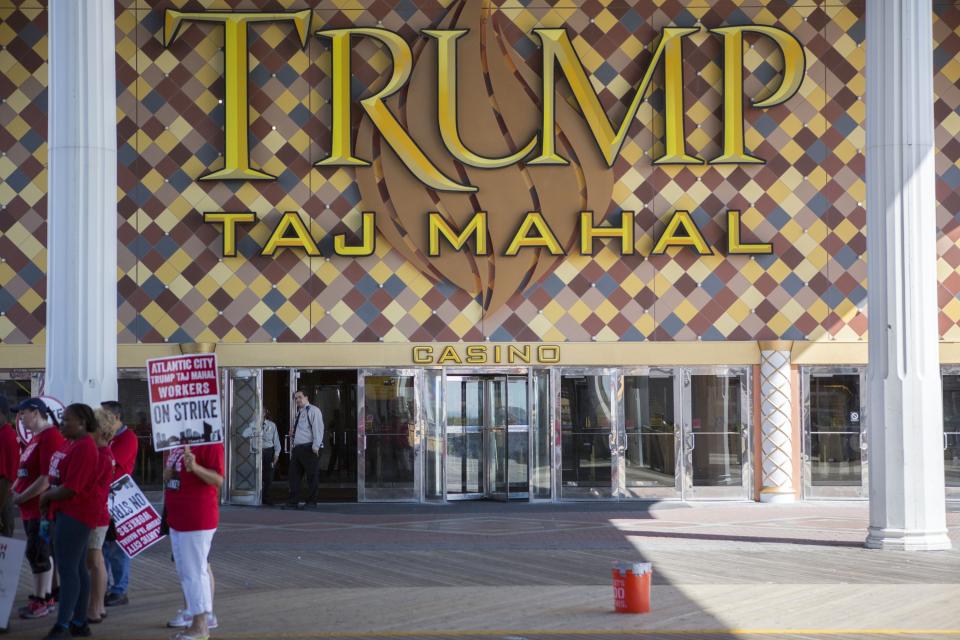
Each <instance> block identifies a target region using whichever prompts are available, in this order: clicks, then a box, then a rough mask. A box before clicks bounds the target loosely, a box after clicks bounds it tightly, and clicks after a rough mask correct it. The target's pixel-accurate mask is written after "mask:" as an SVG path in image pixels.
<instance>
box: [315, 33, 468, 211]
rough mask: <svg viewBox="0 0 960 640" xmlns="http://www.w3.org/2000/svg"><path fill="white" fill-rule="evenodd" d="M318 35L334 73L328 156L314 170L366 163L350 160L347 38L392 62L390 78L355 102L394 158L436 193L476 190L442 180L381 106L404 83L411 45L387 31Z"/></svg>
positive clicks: (332, 73) (410, 65)
mask: <svg viewBox="0 0 960 640" xmlns="http://www.w3.org/2000/svg"><path fill="white" fill-rule="evenodd" d="M317 35H318V36H320V37H322V38H329V39H330V40H331V42H332V51H333V62H332V65H333V68H332V70H331V75H332V77H333V104H332V108H333V121H332V126H331V128H332V130H333V138H332V146H331V150H330V156H329V157H327V158H324V159H323V160H321V161H319V162H317V163H316V166H318V167H332V166H353V167H366V166H369V165H370V163H369V162H368V161H366V160H361V159H360V158H356V157H355V156H354V155H353V142H352V140H353V138H352V135H351V134H352V131H351V123H350V73H351V72H350V39H351V37H352V36H365V37H368V38H373V39H375V40H377V41H379V42H380V43H381V44H383V45H384V46H386V48H387V51H388V52H389V54H390V58H391V60H392V61H393V72H392V73H391V74H390V79H389V80H387V83H386V84H385V85H384V87H383V88H382V89H381V90H380V92H379V93H377V94H376V95H372V96H370V97H368V98H364V99H362V100H360V106H361V107H363V110H364V112H366V114H367V116H368V117H369V118H370V121H371V122H372V123H373V125H374V126H375V127H376V128H377V130H378V131H379V132H380V135H382V136H383V139H384V140H386V142H387V144H389V145H390V147H391V148H392V149H393V150H394V151H395V152H396V154H397V156H398V157H399V158H400V160H402V161H403V163H404V164H405V165H406V166H407V168H408V169H410V171H411V172H412V173H413V175H415V176H416V177H417V179H418V180H420V182H422V183H423V184H425V185H427V186H428V187H431V188H433V189H436V190H438V191H460V192H470V191H476V190H477V188H476V187H473V186H470V185H462V184H459V183H457V182H454V181H453V180H451V179H450V178H448V177H447V176H445V175H444V174H443V173H442V172H441V171H440V170H439V169H437V168H436V166H434V165H433V163H432V162H430V160H429V159H428V158H427V156H426V155H425V154H424V153H423V151H422V150H421V149H420V147H418V146H417V143H416V142H414V141H413V139H412V138H410V134H408V133H407V132H406V131H405V130H404V129H403V127H401V126H400V123H399V122H397V119H396V117H394V115H393V113H391V112H390V109H388V108H387V105H386V104H384V100H386V99H387V98H388V97H390V96H392V95H393V94H395V93H396V92H397V91H399V90H400V89H401V88H403V86H404V85H405V84H406V83H407V80H409V78H410V71H411V70H412V68H413V56H412V54H411V53H410V45H408V44H407V43H406V41H405V40H404V39H403V38H401V37H400V36H399V35H397V34H395V33H392V32H390V31H387V30H386V29H374V28H361V27H355V28H351V29H328V30H326V31H318V32H317Z"/></svg>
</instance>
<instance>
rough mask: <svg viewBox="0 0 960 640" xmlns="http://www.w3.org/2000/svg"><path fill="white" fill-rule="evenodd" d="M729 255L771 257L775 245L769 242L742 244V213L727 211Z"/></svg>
mask: <svg viewBox="0 0 960 640" xmlns="http://www.w3.org/2000/svg"><path fill="white" fill-rule="evenodd" d="M727 253H728V254H730V255H770V254H771V253H773V245H772V244H770V243H768V242H758V243H754V244H750V243H744V242H740V212H739V211H736V210H733V209H731V210H730V211H727Z"/></svg>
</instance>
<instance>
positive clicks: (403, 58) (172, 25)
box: [163, 0, 806, 256]
mask: <svg viewBox="0 0 960 640" xmlns="http://www.w3.org/2000/svg"><path fill="white" fill-rule="evenodd" d="M467 2H468V4H473V3H472V2H471V0H467ZM312 17H313V14H312V11H310V10H303V11H296V12H290V13H285V12H242V11H238V12H226V11H202V12H185V11H177V10H172V9H168V10H166V12H165V18H164V33H163V41H164V45H165V46H169V45H171V44H172V43H174V42H175V41H176V40H177V38H178V36H179V35H180V33H181V32H182V29H183V26H184V25H185V24H186V23H190V22H202V23H209V24H211V25H215V26H216V27H218V28H222V29H223V34H224V79H225V93H224V98H223V103H224V113H225V118H224V129H223V131H224V141H223V146H224V156H223V158H224V160H223V167H222V168H220V169H218V170H216V171H213V172H212V173H208V174H205V175H202V176H200V178H199V179H201V180H273V179H275V176H272V175H270V174H268V173H266V172H264V171H262V170H261V169H258V168H256V167H254V166H251V163H250V159H249V151H250V149H249V135H248V128H249V116H248V111H249V107H248V101H247V96H248V91H247V89H248V69H247V67H248V56H249V52H248V48H247V39H248V29H249V28H250V27H251V26H252V25H256V24H261V23H281V24H286V25H290V28H291V32H292V33H291V36H290V37H296V38H297V40H298V42H299V43H300V45H301V46H303V47H306V44H307V38H308V35H309V33H310V31H311V22H312ZM704 31H706V32H707V33H709V34H710V35H711V36H712V37H714V38H716V39H718V40H719V42H720V43H721V46H722V68H723V77H722V94H723V105H722V106H723V120H722V122H723V130H722V144H721V150H720V153H719V154H718V155H717V156H716V157H713V158H709V159H707V158H701V157H699V156H697V155H695V154H692V153H690V152H689V151H688V149H687V142H686V131H685V125H684V121H685V118H684V115H685V109H684V80H683V62H682V61H683V47H684V42H685V41H687V40H689V38H690V36H692V35H694V34H698V33H702V32H704ZM468 33H469V29H461V28H447V29H424V30H422V31H421V35H422V36H424V37H425V38H426V39H427V41H428V43H429V44H430V45H431V46H432V47H434V48H435V52H436V69H435V78H436V79H435V82H436V93H435V100H436V101H435V104H432V105H427V104H418V105H417V107H418V108H422V109H429V111H430V112H431V113H432V114H435V120H436V126H437V128H438V130H439V138H440V140H442V144H443V148H444V149H445V151H446V153H448V154H449V155H450V156H451V157H452V158H454V159H455V160H456V161H457V162H459V163H461V165H463V166H465V167H473V168H478V169H485V170H494V169H502V168H505V167H510V166H513V165H517V164H522V165H523V166H525V167H532V168H536V167H550V166H566V165H569V164H570V159H569V158H568V157H567V156H566V155H565V154H564V151H563V150H562V145H558V136H557V132H558V126H557V118H558V110H559V109H560V107H565V105H564V104H563V101H559V102H558V100H557V83H558V82H559V81H560V80H561V79H562V80H564V81H565V82H566V84H567V86H568V87H569V89H570V91H571V94H572V102H573V103H575V105H576V106H577V107H578V109H579V114H580V116H581V117H582V118H583V120H584V121H585V122H586V125H587V128H588V130H589V133H590V137H591V138H592V141H593V143H594V146H595V147H596V152H598V153H599V155H600V156H601V157H602V160H603V163H604V165H605V166H606V167H607V168H610V167H612V166H613V163H614V162H615V160H616V159H617V157H618V156H619V154H620V152H621V150H622V148H623V146H624V143H625V141H626V139H627V135H628V133H629V131H630V127H631V124H632V123H633V121H634V120H635V119H636V117H637V113H638V110H639V108H640V105H641V103H642V101H643V100H644V99H645V97H646V96H647V95H648V93H649V90H650V87H651V80H652V78H653V76H654V72H655V70H656V69H657V68H659V67H662V68H663V95H664V108H663V114H662V115H663V119H664V124H665V127H664V133H663V142H664V144H663V150H662V152H661V153H660V155H659V156H657V157H655V158H654V159H653V164H654V165H720V164H736V165H756V164H762V163H763V162H764V161H763V159H762V158H759V157H757V156H755V155H753V154H752V153H751V152H750V150H748V149H747V148H746V146H745V141H744V118H745V115H744V98H745V96H744V86H743V68H744V60H743V56H744V37H745V36H746V35H750V36H751V37H753V38H763V39H766V40H768V41H769V42H771V43H772V44H773V46H774V47H775V49H776V51H777V52H778V53H779V55H780V57H781V59H782V65H781V67H780V71H779V82H777V81H776V79H774V81H772V82H771V85H773V88H772V89H771V90H769V92H768V93H767V95H765V96H762V97H759V96H753V97H751V98H750V106H751V107H752V108H754V109H769V108H771V107H774V106H777V105H781V104H783V103H784V102H786V101H787V100H788V99H790V97H791V96H793V95H794V94H795V93H796V92H797V91H798V89H799V88H800V85H801V83H802V81H803V78H804V74H805V67H806V61H805V57H804V51H803V47H802V46H801V44H800V43H799V42H798V41H797V39H796V38H795V37H794V36H793V35H792V34H790V33H788V32H786V31H784V30H782V29H778V28H776V27H772V26H765V25H760V24H744V25H737V26H724V27H716V28H711V29H705V28H704V27H701V26H696V27H666V28H664V29H663V30H662V32H661V33H660V36H659V41H658V43H657V44H656V46H655V48H654V49H653V52H652V55H651V57H650V60H649V62H648V63H647V66H646V69H645V70H644V72H643V74H642V77H641V79H640V81H639V84H638V85H637V86H636V88H635V89H634V92H633V95H632V97H631V98H630V99H629V103H628V106H627V109H626V112H625V113H624V115H623V117H622V119H621V120H620V122H611V120H610V118H609V117H608V115H607V113H606V112H605V110H604V109H603V107H602V105H601V103H600V99H599V97H598V95H597V92H596V91H595V90H594V88H593V86H592V85H591V82H590V78H589V75H588V73H587V71H586V69H585V67H584V65H583V62H582V61H581V59H580V57H579V55H578V53H577V50H576V47H575V46H574V44H573V42H572V41H571V39H570V36H569V35H568V33H567V31H566V29H564V28H536V29H533V31H532V37H533V38H535V39H536V41H537V43H538V46H539V48H540V50H541V52H542V56H541V57H542V63H541V68H540V74H539V77H540V86H539V90H540V99H539V101H540V105H541V108H540V114H539V127H538V129H537V130H536V131H534V132H532V133H531V134H530V136H529V139H527V140H525V141H523V140H520V141H518V142H517V144H516V146H517V147H518V148H517V150H516V151H515V152H513V153H508V154H506V155H501V156H491V155H483V154H481V153H478V152H477V151H475V150H473V149H471V148H469V147H468V145H467V144H466V143H465V142H464V140H463V138H462V137H461V134H460V127H461V125H463V124H464V123H463V122H461V120H462V118H461V114H460V113H459V110H458V103H459V102H460V101H459V98H461V96H460V95H459V94H458V55H459V52H460V43H461V42H462V41H464V40H466V39H467V34H468ZM314 35H315V36H316V37H318V38H320V39H321V40H323V41H324V42H325V43H327V45H328V46H329V47H330V51H331V69H330V76H331V95H330V96H329V99H330V104H331V111H332V121H331V136H330V139H329V140H328V141H327V148H328V149H329V153H328V154H327V156H326V157H324V158H321V159H318V160H317V161H316V162H315V163H314V164H315V166H317V167H321V168H325V167H356V168H364V167H370V166H371V160H370V158H369V157H363V154H362V153H360V152H359V151H358V150H357V149H356V148H355V146H356V145H355V140H354V130H355V124H356V123H355V122H354V116H355V114H356V112H358V111H359V113H360V115H361V117H363V118H365V119H366V120H367V121H368V122H369V123H370V125H371V126H372V127H373V128H374V130H375V131H376V133H377V134H378V135H379V137H380V139H382V141H383V142H384V143H385V144H386V145H388V146H389V148H390V149H392V151H393V152H394V153H395V154H396V156H397V158H399V160H400V161H401V162H402V164H403V166H404V167H406V169H407V170H408V171H409V172H410V173H411V174H412V175H413V176H415V177H416V179H417V180H418V181H419V182H420V183H421V184H422V185H424V186H426V187H428V188H429V189H431V190H433V191H435V192H439V193H447V192H449V193H466V194H470V193H476V192H477V191H478V187H477V186H475V185H474V184H471V183H470V181H469V179H468V178H467V177H466V176H465V175H457V176H453V175H449V171H448V172H447V173H445V172H444V171H442V170H441V169H440V167H438V165H437V163H435V162H433V161H432V160H431V159H430V158H429V157H428V155H427V154H426V153H425V151H424V150H423V147H422V145H421V144H420V143H418V141H417V140H415V139H414V137H413V136H412V135H411V133H410V131H409V130H408V128H405V127H404V125H403V124H401V121H400V120H398V118H397V117H396V116H395V114H394V112H393V111H392V110H391V107H390V106H389V105H388V102H387V101H388V99H389V98H391V97H395V96H397V94H398V92H401V91H402V90H403V89H404V88H405V87H406V86H407V83H408V81H409V79H410V77H411V72H412V70H413V67H414V63H415V59H414V56H413V54H412V51H411V46H410V44H409V43H408V42H407V41H406V40H404V38H403V37H401V36H400V35H399V34H397V33H394V32H392V31H389V30H387V29H383V28H376V27H360V26H358V27H352V28H345V29H320V30H318V31H316V32H315V33H314ZM362 40H369V41H374V42H375V43H377V44H378V45H380V46H381V47H382V48H383V50H385V51H386V52H387V54H388V55H389V58H390V61H391V63H392V67H391V70H390V72H389V76H388V78H387V80H386V83H385V84H384V85H383V86H382V87H381V88H380V89H379V90H377V91H375V92H374V93H373V94H372V95H368V96H366V97H362V98H359V99H357V100H356V104H355V103H354V99H353V98H352V97H351V91H350V81H351V58H352V55H353V50H354V47H356V45H357V43H358V42H360V41H362ZM558 72H559V73H558ZM567 155H569V154H567ZM425 215H426V217H427V241H426V242H424V243H423V244H424V247H423V249H426V250H427V251H425V253H428V255H430V256H438V255H439V254H440V251H441V244H442V243H447V244H448V245H450V246H451V248H452V249H454V250H457V251H461V250H464V249H465V248H468V249H469V250H470V251H472V252H473V254H474V255H477V256H483V255H488V254H489V253H490V251H491V247H489V246H488V242H487V238H488V234H487V230H488V218H487V212H485V211H477V212H476V214H475V215H474V216H473V218H472V219H470V220H469V221H468V222H467V223H466V224H464V225H459V226H458V228H455V225H452V224H451V223H450V222H449V221H448V220H447V218H446V217H445V216H443V215H441V214H440V212H439V211H435V212H425ZM633 215H634V214H633V212H629V211H624V212H623V213H622V215H621V224H620V226H619V227H617V226H597V225H596V224H595V222H594V217H593V212H591V211H586V210H583V211H580V212H579V222H580V225H579V226H580V234H579V235H580V242H579V250H580V252H581V253H583V254H588V255H589V254H592V253H593V241H594V239H597V238H601V239H602V238H612V239H618V240H619V241H620V242H619V244H620V246H621V251H620V252H621V253H622V254H631V253H633V252H634V242H633V239H634V222H633ZM204 219H205V221H207V222H210V223H217V224H222V225H223V253H224V255H226V256H234V255H236V233H237V228H238V225H241V224H252V223H254V222H256V220H257V214H256V213H254V212H249V211H244V212H208V213H205V214H204ZM504 222H506V221H504ZM504 222H498V224H501V223H504ZM507 223H508V224H509V222H507ZM513 223H514V225H515V227H514V228H515V229H516V232H515V233H514V234H513V237H512V240H510V241H509V242H508V243H506V244H505V246H502V247H497V250H498V251H500V252H502V255H504V256H514V255H516V254H517V253H518V252H519V251H520V250H521V249H523V248H539V249H543V250H546V252H548V253H549V254H550V255H564V254H565V253H566V251H565V249H564V245H563V242H564V241H565V240H566V239H565V238H558V237H557V236H556V234H555V233H553V231H552V229H551V227H550V224H548V222H547V220H546V219H545V217H544V212H542V211H530V212H527V213H526V214H525V215H523V216H522V217H521V219H519V221H517V220H514V221H513ZM727 223H728V229H727V232H728V242H727V247H726V251H727V253H729V254H749V253H770V252H771V248H770V245H769V244H765V243H744V242H741V239H740V238H741V233H740V231H741V227H740V212H739V211H734V210H731V211H728V212H727ZM377 227H378V225H377V223H376V212H374V211H366V212H363V214H362V221H361V229H360V230H359V233H358V234H357V240H355V241H353V244H350V243H349V242H348V239H347V237H346V236H345V235H342V234H341V235H337V236H335V237H334V251H335V253H336V254H337V255H342V256H365V255H370V254H372V253H373V252H374V248H375V242H376V233H375V228H377ZM468 240H470V242H469V245H468ZM678 246H679V247H684V246H685V247H692V248H693V249H695V250H696V251H697V252H698V253H700V254H701V255H703V254H710V253H712V249H711V247H710V246H709V244H708V243H707V242H706V241H705V240H704V238H703V235H702V234H701V233H700V232H699V230H698V229H697V227H696V225H695V224H694V223H693V220H692V218H691V217H690V215H689V214H688V213H687V212H686V211H677V212H675V213H673V214H672V215H671V216H670V217H669V218H668V220H667V224H666V230H665V231H664V233H663V234H662V235H661V236H660V238H659V239H657V240H656V241H655V245H654V247H653V251H652V253H654V254H657V253H663V252H664V251H666V250H667V249H668V248H670V247H678ZM280 248H298V249H302V250H304V251H306V252H307V253H308V254H310V255H319V254H320V252H319V249H318V248H317V243H316V241H315V239H314V238H312V237H311V236H310V233H309V232H308V231H307V225H306V224H305V223H304V221H303V219H302V218H301V215H300V213H299V212H295V211H294V212H285V213H283V215H282V216H281V218H280V221H279V222H278V223H277V225H276V226H275V228H274V229H273V232H272V233H271V235H270V238H269V240H268V241H267V243H266V245H265V246H263V248H262V251H261V254H262V255H273V254H274V253H275V252H276V251H277V250H278V249H280Z"/></svg>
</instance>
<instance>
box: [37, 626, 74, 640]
mask: <svg viewBox="0 0 960 640" xmlns="http://www.w3.org/2000/svg"><path fill="white" fill-rule="evenodd" d="M72 637H73V636H72V635H70V629H68V628H67V627H61V626H60V625H58V624H55V625H53V628H52V629H50V631H48V632H47V635H45V636H43V640H66V639H67V638H72Z"/></svg>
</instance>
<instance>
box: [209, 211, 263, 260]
mask: <svg viewBox="0 0 960 640" xmlns="http://www.w3.org/2000/svg"><path fill="white" fill-rule="evenodd" d="M203 221H204V222H210V223H220V224H222V225H223V255H224V257H225V258H233V257H235V256H236V255H237V223H247V222H256V221H257V214H255V213H252V212H250V211H244V212H241V213H234V212H227V211H216V212H210V213H204V214H203Z"/></svg>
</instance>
